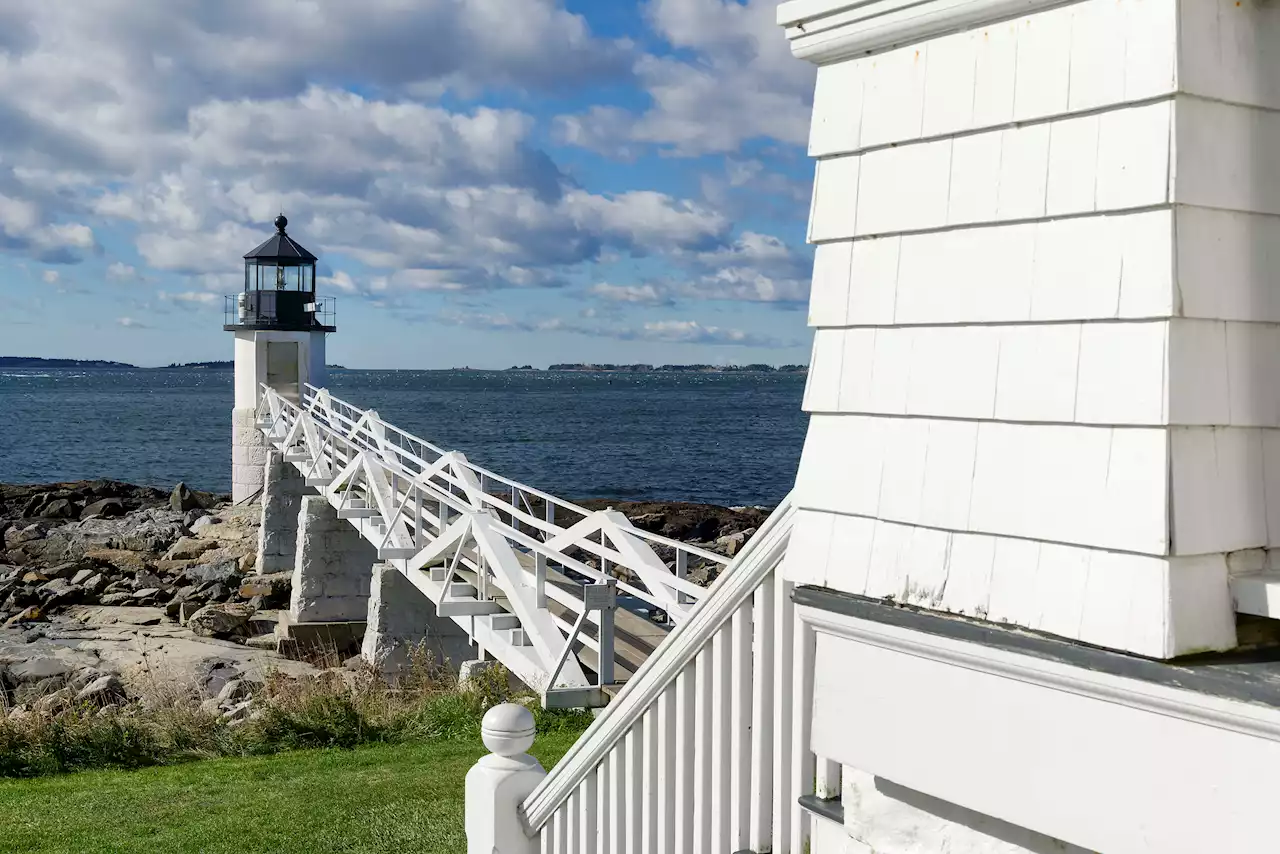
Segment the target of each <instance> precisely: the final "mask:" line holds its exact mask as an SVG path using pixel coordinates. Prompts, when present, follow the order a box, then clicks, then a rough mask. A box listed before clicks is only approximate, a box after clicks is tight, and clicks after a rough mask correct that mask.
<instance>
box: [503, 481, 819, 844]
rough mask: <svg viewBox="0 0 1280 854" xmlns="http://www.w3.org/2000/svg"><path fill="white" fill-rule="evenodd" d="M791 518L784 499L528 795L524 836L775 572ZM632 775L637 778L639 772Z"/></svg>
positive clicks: (788, 502) (536, 827)
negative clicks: (702, 595)
mask: <svg viewBox="0 0 1280 854" xmlns="http://www.w3.org/2000/svg"><path fill="white" fill-rule="evenodd" d="M794 518H795V509H794V508H793V507H792V505H791V497H790V496H789V495H788V496H787V498H786V499H784V500H783V501H782V503H781V504H779V505H778V508H777V509H776V510H775V511H774V512H773V514H772V515H771V516H770V517H769V519H768V520H767V521H766V522H765V524H764V525H763V526H761V528H760V530H759V532H757V534H756V536H755V537H753V538H752V539H751V540H750V541H749V542H748V543H747V546H746V548H744V550H743V551H742V552H741V553H740V554H739V555H738V557H737V558H735V559H734V560H733V561H732V562H731V563H730V565H729V568H728V570H726V571H725V572H724V573H722V574H721V576H720V578H719V579H718V580H717V581H716V583H715V584H714V585H713V586H712V587H711V589H710V591H709V593H708V595H707V596H706V597H705V598H704V599H703V600H702V601H701V602H700V603H699V604H698V605H697V606H696V607H695V608H694V611H693V613H692V614H691V615H690V616H689V618H688V619H687V620H686V621H685V622H684V623H682V624H681V625H680V626H678V627H677V628H676V629H675V631H673V632H672V633H671V634H670V635H668V636H667V638H666V640H665V641H663V643H662V644H661V645H660V646H659V647H658V649H657V650H656V651H655V652H654V653H653V654H652V655H650V656H649V658H648V660H646V661H645V663H644V664H643V665H641V667H640V669H639V671H637V673H636V674H635V676H633V677H632V678H631V679H630V680H629V681H628V682H627V684H626V686H625V687H624V688H623V690H622V692H621V693H620V694H619V695H618V696H617V697H616V698H615V699H614V701H613V702H612V703H610V704H609V706H608V707H607V708H606V709H605V711H604V712H603V713H602V714H601V715H600V717H598V718H597V719H596V721H595V722H594V723H593V724H592V725H591V728H590V729H588V730H587V732H586V733H585V734H584V735H583V736H582V738H580V739H578V741H577V743H576V744H574V745H573V747H571V748H570V749H569V752H568V753H567V754H566V755H565V757H564V758H563V759H562V760H561V761H560V763H559V764H558V765H556V767H555V769H554V770H553V771H552V773H551V774H550V775H549V776H548V777H546V779H544V780H543V781H542V783H541V784H540V785H539V786H538V788H537V789H535V790H534V791H533V792H532V793H531V794H530V795H529V797H528V798H527V799H526V800H525V801H524V804H523V805H522V807H521V812H522V820H523V822H524V824H525V830H526V832H527V833H528V834H529V835H531V836H532V835H534V834H535V833H537V832H538V831H539V830H540V829H541V828H542V827H543V826H544V825H546V823H547V821H548V820H549V819H550V818H551V817H552V815H553V814H555V812H556V811H557V810H558V809H560V808H561V807H562V806H563V805H564V804H565V803H566V802H567V801H568V800H569V798H570V797H571V796H572V795H573V794H574V792H575V791H576V790H577V789H578V787H579V786H580V785H581V784H582V783H583V781H584V780H585V779H586V778H587V777H588V775H590V774H591V773H592V772H594V771H595V770H596V769H597V768H598V767H599V766H600V764H601V762H602V761H603V760H604V758H605V757H606V755H608V754H609V752H610V751H612V750H613V749H614V748H615V747H617V746H618V744H619V743H620V741H621V740H622V738H623V737H625V736H626V735H627V734H628V732H630V731H631V730H632V728H633V727H635V726H636V725H637V724H638V723H639V722H640V721H641V718H642V717H643V716H644V715H645V713H646V712H649V711H650V710H651V709H652V707H653V706H654V704H655V703H656V702H657V700H658V698H659V697H661V696H662V695H663V693H664V692H665V691H667V690H668V689H669V688H670V687H671V686H672V685H673V684H674V682H675V680H676V677H677V676H679V675H680V674H681V672H682V671H684V670H685V668H686V667H687V666H688V665H689V664H690V663H691V662H693V661H694V659H695V657H696V656H697V655H698V654H699V652H701V651H703V650H704V649H705V648H706V646H707V645H708V643H709V642H710V641H711V640H712V638H714V637H715V636H716V634H717V633H718V632H720V631H721V630H722V629H723V628H724V627H725V626H726V624H728V623H729V621H730V620H732V619H733V617H734V615H735V614H737V613H738V611H739V609H740V608H741V607H742V606H743V603H744V602H746V601H747V600H748V599H749V598H750V597H751V596H752V595H753V594H754V593H755V591H756V589H757V588H758V587H760V585H761V583H762V582H763V581H764V580H765V579H766V578H767V577H768V576H769V575H770V573H772V572H774V571H775V570H776V568H777V567H778V564H779V563H780V562H781V560H782V558H783V555H784V554H785V552H786V546H787V541H788V539H789V537H790V534H791V527H792V524H793V521H794ZM633 772H634V773H638V772H639V769H633ZM668 797H669V795H668Z"/></svg>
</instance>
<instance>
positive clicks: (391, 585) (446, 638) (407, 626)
mask: <svg viewBox="0 0 1280 854" xmlns="http://www.w3.org/2000/svg"><path fill="white" fill-rule="evenodd" d="M418 646H421V648H422V649H423V650H424V651H426V652H429V653H431V654H432V655H433V656H434V658H435V662H436V663H438V664H443V665H445V666H447V667H449V669H451V670H453V671H454V672H457V670H458V668H459V666H460V665H461V663H462V662H463V661H465V660H466V659H468V658H472V657H473V655H474V653H473V652H472V649H471V641H470V639H469V638H468V637H467V633H466V632H465V631H463V630H462V627H461V626H459V625H458V624H457V623H455V622H454V621H453V620H451V619H449V618H448V617H439V616H437V614H436V608H435V605H433V604H432V602H431V600H430V599H428V598H427V597H426V596H425V595H423V593H422V591H420V590H419V589H418V588H416V587H414V586H413V584H412V582H410V581H409V579H407V578H405V576H404V575H403V573H401V572H400V571H399V570H398V569H396V568H395V567H393V566H390V565H388V564H385V563H383V564H378V565H376V566H375V567H374V568H373V579H372V584H371V586H370V590H369V608H368V623H367V626H366V628H365V634H364V644H363V646H362V647H361V655H362V656H363V657H364V660H365V661H367V662H369V663H370V664H371V665H373V666H375V667H377V668H378V669H379V670H380V671H381V672H382V673H383V674H384V675H386V676H388V677H392V678H394V676H395V675H396V674H397V673H400V672H402V671H403V670H405V669H406V668H407V667H408V666H409V664H410V656H411V652H412V650H413V648H414V647H418Z"/></svg>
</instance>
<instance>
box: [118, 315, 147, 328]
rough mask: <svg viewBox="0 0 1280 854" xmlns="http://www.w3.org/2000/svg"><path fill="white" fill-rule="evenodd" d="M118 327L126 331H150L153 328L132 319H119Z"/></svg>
mask: <svg viewBox="0 0 1280 854" xmlns="http://www.w3.org/2000/svg"><path fill="white" fill-rule="evenodd" d="M116 325H117V326H123V327H124V328H125V329H150V328H151V327H150V326H147V325H146V324H145V323H143V322H142V321H139V320H134V319H133V318H132V317H117V318H116Z"/></svg>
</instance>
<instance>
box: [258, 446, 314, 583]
mask: <svg viewBox="0 0 1280 854" xmlns="http://www.w3.org/2000/svg"><path fill="white" fill-rule="evenodd" d="M305 492H306V485H305V483H304V482H303V478H302V475H301V474H300V473H299V472H298V470H297V469H296V468H294V467H293V466H292V465H290V464H289V463H287V462H285V459H284V453H283V452H281V451H277V450H276V449H274V448H268V449H267V461H266V464H265V465H264V466H263V482H262V500H261V505H262V516H261V520H262V521H261V525H260V527H259V528H258V560H257V562H256V563H255V564H254V566H256V567H257V571H258V573H259V574H260V575H265V574H266V573H269V572H286V571H288V570H291V569H293V568H294V563H295V555H296V553H297V545H298V511H299V510H301V509H302V498H303V493H305Z"/></svg>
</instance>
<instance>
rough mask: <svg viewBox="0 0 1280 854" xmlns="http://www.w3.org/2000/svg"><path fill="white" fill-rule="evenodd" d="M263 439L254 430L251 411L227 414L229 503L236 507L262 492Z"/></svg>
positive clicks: (250, 408)
mask: <svg viewBox="0 0 1280 854" xmlns="http://www.w3.org/2000/svg"><path fill="white" fill-rule="evenodd" d="M268 450H270V446H269V445H268V444H267V437H265V436H263V435H262V431H261V430H259V429H258V425H257V415H256V413H255V411H254V409H253V407H237V408H236V409H233V410H231V500H232V501H234V502H236V503H239V502H241V501H244V500H246V499H248V498H250V497H251V496H252V495H253V494H254V493H255V492H257V491H258V490H260V489H261V488H262V481H263V466H265V465H266V462H267V451H268Z"/></svg>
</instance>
